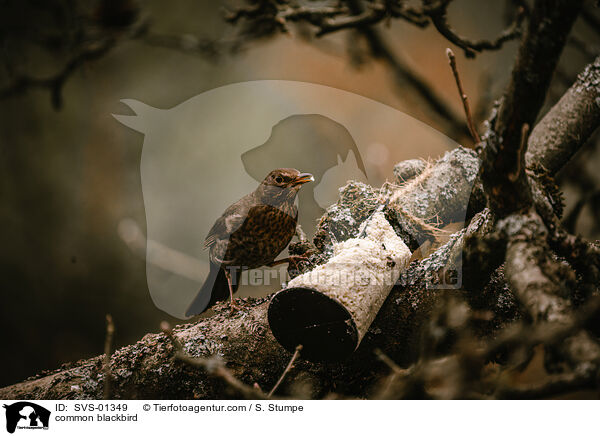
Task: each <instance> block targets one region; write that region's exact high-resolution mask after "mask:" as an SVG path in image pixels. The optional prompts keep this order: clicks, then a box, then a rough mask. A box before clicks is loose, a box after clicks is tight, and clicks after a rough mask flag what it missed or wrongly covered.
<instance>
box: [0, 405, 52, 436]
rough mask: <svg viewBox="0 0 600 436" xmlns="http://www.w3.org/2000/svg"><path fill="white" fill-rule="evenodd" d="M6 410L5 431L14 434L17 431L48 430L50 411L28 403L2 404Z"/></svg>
mask: <svg viewBox="0 0 600 436" xmlns="http://www.w3.org/2000/svg"><path fill="white" fill-rule="evenodd" d="M4 408H5V409H6V431H8V432H9V433H14V432H15V430H16V429H19V430H23V429H25V430H37V429H43V430H48V424H49V423H50V411H49V410H48V409H45V408H44V407H42V406H38V405H37V404H35V403H31V402H29V401H19V402H17V403H13V404H4Z"/></svg>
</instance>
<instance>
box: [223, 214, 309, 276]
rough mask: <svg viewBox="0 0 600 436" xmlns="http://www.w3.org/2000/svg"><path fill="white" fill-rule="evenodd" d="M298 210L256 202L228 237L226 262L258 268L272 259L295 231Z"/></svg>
mask: <svg viewBox="0 0 600 436" xmlns="http://www.w3.org/2000/svg"><path fill="white" fill-rule="evenodd" d="M297 218H298V211H297V209H296V207H295V206H294V205H293V204H292V205H291V207H290V206H287V207H286V206H281V207H273V206H270V205H260V206H255V207H253V208H252V209H250V212H249V213H248V216H247V217H246V219H245V221H244V223H243V224H242V226H241V227H240V228H239V229H238V230H237V231H235V232H234V233H233V234H232V235H231V237H230V238H229V244H228V245H227V252H226V254H225V258H224V262H223V263H224V264H228V265H237V266H243V267H248V268H258V267H260V266H263V265H266V264H268V263H271V262H273V260H275V258H276V257H277V256H278V255H279V253H281V252H282V251H283V249H284V248H285V247H286V246H287V244H288V243H289V242H290V240H291V239H292V237H293V236H294V233H295V231H296V222H297Z"/></svg>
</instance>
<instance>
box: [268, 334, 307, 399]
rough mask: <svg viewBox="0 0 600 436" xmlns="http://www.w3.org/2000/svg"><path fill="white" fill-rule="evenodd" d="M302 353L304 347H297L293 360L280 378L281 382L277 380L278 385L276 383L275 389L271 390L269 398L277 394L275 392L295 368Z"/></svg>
mask: <svg viewBox="0 0 600 436" xmlns="http://www.w3.org/2000/svg"><path fill="white" fill-rule="evenodd" d="M300 351H302V345H298V346H297V347H296V351H294V355H293V356H292V358H291V359H290V362H289V363H288V364H287V366H286V367H285V370H284V371H283V373H282V374H281V377H279V380H277V383H275V386H273V389H271V391H270V392H269V393H268V395H267V398H271V397H272V396H273V394H274V393H275V391H276V390H277V388H278V387H279V385H280V384H281V382H283V379H284V378H285V376H286V375H287V374H288V373H289V372H290V370H291V369H292V367H293V366H294V362H295V361H296V359H297V358H298V357H299V356H300Z"/></svg>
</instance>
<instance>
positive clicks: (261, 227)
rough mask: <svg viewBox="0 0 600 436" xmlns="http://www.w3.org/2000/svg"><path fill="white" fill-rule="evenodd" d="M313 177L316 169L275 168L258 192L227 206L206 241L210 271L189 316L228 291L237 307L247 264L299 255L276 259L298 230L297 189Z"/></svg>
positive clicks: (292, 259)
mask: <svg viewBox="0 0 600 436" xmlns="http://www.w3.org/2000/svg"><path fill="white" fill-rule="evenodd" d="M312 181H314V177H313V176H312V174H308V173H301V172H300V171H298V170H296V169H293V168H280V169H277V170H273V171H271V172H270V173H269V175H268V176H267V177H266V178H265V179H264V180H263V181H262V183H261V184H260V185H259V186H258V188H256V190H255V191H254V192H252V193H250V194H248V195H246V196H244V197H242V198H241V199H240V200H238V201H237V202H235V203H234V204H232V205H231V206H229V207H228V208H227V209H225V212H223V215H221V217H220V218H219V219H217V221H216V222H215V224H214V225H213V226H212V228H211V229H210V231H209V232H208V235H207V236H206V240H205V241H204V247H205V248H209V249H210V252H209V260H210V272H209V275H208V277H207V279H206V281H205V282H204V285H203V286H202V288H201V289H200V291H199V292H198V295H197V296H196V297H195V298H194V301H192V303H191V304H190V306H189V307H188V309H187V311H186V316H191V315H196V314H199V313H202V312H204V311H205V310H206V309H208V308H209V307H210V306H212V305H213V304H215V303H216V302H217V301H220V300H225V299H227V296H229V297H230V301H231V303H230V305H231V310H232V311H234V310H235V309H237V308H239V306H237V305H236V303H235V301H234V299H233V294H234V293H235V292H236V290H237V287H238V285H239V278H240V275H241V272H242V270H243V269H251V268H258V267H261V266H264V265H266V266H274V265H278V264H280V263H284V262H291V261H295V260H298V259H296V257H297V256H292V257H288V258H285V259H281V260H278V261H275V258H276V257H277V256H278V255H279V253H281V252H282V251H283V249H284V248H285V247H286V246H287V245H288V243H289V242H290V240H291V239H292V237H293V236H294V234H295V232H296V225H297V221H298V209H297V208H296V205H295V204H294V201H295V199H296V194H298V191H299V190H300V187H301V186H302V185H303V184H304V183H307V182H312Z"/></svg>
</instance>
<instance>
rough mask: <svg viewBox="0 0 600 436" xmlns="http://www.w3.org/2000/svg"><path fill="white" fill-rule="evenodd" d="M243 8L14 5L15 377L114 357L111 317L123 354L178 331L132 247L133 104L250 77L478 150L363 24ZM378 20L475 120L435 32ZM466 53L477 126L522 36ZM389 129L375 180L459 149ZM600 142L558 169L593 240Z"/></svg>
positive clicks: (458, 8)
mask: <svg viewBox="0 0 600 436" xmlns="http://www.w3.org/2000/svg"><path fill="white" fill-rule="evenodd" d="M308 3H310V4H315V3H317V4H318V3H319V2H308ZM321 3H323V2H321ZM514 3H518V2H511V1H507V2H504V1H496V2H479V1H477V0H457V1H456V2H454V3H453V4H452V6H451V7H450V8H449V10H448V13H449V14H448V18H449V21H450V23H451V24H452V26H453V28H455V29H457V31H458V33H459V34H461V35H468V36H469V37H470V38H471V39H474V40H476V39H493V38H494V37H496V35H498V34H499V33H500V32H501V31H502V30H503V29H504V28H505V27H506V26H507V23H509V22H510V21H511V20H512V17H513V16H514V12H515V5H514ZM239 4H240V3H235V2H221V1H209V0H204V1H201V0H175V1H172V2H161V1H158V0H155V1H152V0H139V1H131V0H122V1H117V0H97V1H82V0H80V1H77V0H50V1H41V0H23V1H17V0H1V1H0V8H1V9H0V26H1V27H0V43H1V47H0V49H1V53H0V63H1V64H2V65H0V111H1V113H0V198H1V200H2V201H1V203H0V243H1V249H0V255H1V259H0V292H1V293H2V302H1V303H0V323H1V324H0V331H1V332H2V333H1V334H2V341H3V345H4V347H5V348H4V350H5V351H4V353H3V354H4V358H3V359H2V361H1V365H2V371H1V372H0V385H7V384H11V383H14V382H17V381H19V380H22V379H24V378H26V377H28V376H30V375H33V374H35V373H36V372H40V371H41V370H44V369H53V368H55V367H58V366H59V365H60V364H62V363H64V362H68V361H72V360H77V359H81V358H85V357H90V356H94V355H97V354H100V353H102V350H103V343H104V334H105V314H107V313H110V314H112V316H113V319H114V321H115V324H116V346H121V345H125V344H127V343H131V342H134V341H136V340H137V339H139V338H141V337H142V336H143V335H144V334H145V333H148V332H155V331H158V330H159V327H158V326H159V323H160V321H162V320H165V319H166V320H168V321H170V322H173V323H177V322H181V320H180V319H177V318H173V317H171V316H169V315H168V314H167V313H165V312H163V311H162V310H160V309H158V308H157V307H156V306H155V305H154V304H153V302H152V299H151V297H150V293H149V291H148V284H147V280H146V262H145V259H144V258H143V255H140V253H139V251H136V250H132V248H131V244H130V245H128V244H127V243H126V241H125V240H124V239H126V238H124V233H123V229H124V228H123V223H125V224H127V225H129V227H126V228H125V230H127V229H129V231H130V232H131V225H133V226H134V230H135V229H136V228H139V231H140V232H141V233H142V234H144V235H145V234H146V210H145V205H144V198H143V196H142V183H141V175H140V162H141V157H142V156H141V154H142V145H143V143H144V135H143V134H142V133H140V132H138V131H136V130H134V129H130V128H128V127H125V126H124V125H123V124H121V123H119V122H118V121H117V120H116V119H115V118H114V117H113V116H112V114H122V115H132V114H133V112H132V110H131V108H129V107H128V106H127V105H124V104H123V103H121V102H120V100H122V99H133V100H137V101H141V102H144V103H145V104H147V105H149V106H152V107H154V108H159V109H170V108H173V107H175V106H177V105H179V104H181V103H182V102H185V101H186V100H188V99H190V98H192V97H195V96H197V95H199V94H201V93H203V92H205V91H208V90H211V89H214V88H217V87H221V86H224V85H228V84H233V83H237V82H244V81H250V80H259V79H260V80H264V79H283V80H294V81H303V82H310V83H315V84H320V85H327V86H329V87H333V88H338V89H341V90H345V91H349V92H351V93H354V94H357V95H360V96H364V97H367V98H370V99H373V100H375V101H377V102H381V103H383V104H385V105H388V106H389V107H391V108H394V109H397V110H399V111H402V112H404V113H406V114H407V115H410V116H411V117H414V118H415V119H417V120H420V121H422V122H423V123H425V124H426V125H428V126H431V127H432V128H435V129H437V130H438V131H439V132H441V133H443V134H444V135H447V136H449V137H450V138H452V139H453V140H454V141H456V142H458V143H460V144H463V145H465V146H469V147H472V146H473V144H472V140H471V139H470V138H469V136H468V135H467V134H465V131H464V130H461V129H457V128H456V126H455V125H452V124H451V123H448V121H447V119H445V118H444V117H440V115H439V113H437V112H436V111H432V110H431V105H430V104H427V102H425V101H424V99H423V96H422V93H419V92H418V91H417V90H415V86H414V83H411V82H410V81H406V80H405V81H404V82H403V81H402V80H401V78H400V79H399V77H398V74H397V71H395V70H394V68H393V67H390V63H389V62H386V61H385V60H381V59H380V60H378V59H374V58H373V56H370V54H369V52H368V49H367V48H366V47H365V42H364V41H363V40H362V39H361V38H360V37H358V36H357V34H356V32H355V31H352V30H347V31H340V32H335V33H331V34H329V35H325V36H323V37H321V38H315V37H314V29H311V28H310V26H291V31H290V32H289V33H287V34H281V33H278V32H275V33H271V32H268V31H266V32H263V31H261V32H258V31H256V29H254V30H251V31H250V30H248V29H247V28H244V26H243V25H242V24H241V23H240V22H238V23H235V24H231V23H228V22H226V20H225V19H224V17H226V16H227V12H226V11H227V10H232V9H233V8H235V7H236V6H239ZM586 8H587V9H586V11H587V12H586V14H585V15H584V16H582V17H581V18H580V19H579V21H578V22H577V24H576V26H575V31H574V33H573V38H572V39H571V40H570V41H569V44H568V45H567V48H566V50H565V52H564V54H563V58H562V59H561V63H560V66H559V69H558V71H557V74H556V75H555V78H554V82H553V85H552V89H551V91H550V93H549V95H548V100H547V107H550V106H551V105H552V104H553V103H554V102H556V101H557V99H558V98H559V97H560V95H561V94H562V93H563V92H564V91H565V90H566V89H567V87H568V86H570V84H571V83H572V82H573V80H574V79H575V77H576V74H577V73H578V72H579V71H581V70H582V68H583V67H584V66H585V65H586V64H587V63H589V62H590V61H591V60H592V59H593V56H595V55H597V54H598V53H599V51H600V50H599V46H600V39H599V38H598V33H597V32H598V29H600V20H598V13H597V11H596V10H595V9H593V8H592V4H591V2H590V3H589V4H587V6H586ZM377 28H378V29H380V30H381V33H382V35H384V36H385V38H386V40H387V42H388V44H389V46H390V47H391V50H392V51H393V54H394V56H396V59H399V60H401V62H402V65H403V66H404V67H405V68H407V69H409V70H410V71H412V72H413V73H414V74H415V75H416V76H418V77H419V78H420V80H422V82H423V83H426V84H427V86H428V87H430V89H431V90H432V92H433V93H435V95H436V96H437V97H438V98H439V99H440V100H441V101H443V102H444V104H445V105H447V107H448V109H449V111H451V112H452V113H453V114H455V117H457V118H458V119H461V120H462V119H463V115H462V113H463V112H462V106H461V102H460V99H459V97H458V93H457V90H456V86H455V83H454V79H453V76H452V73H451V71H450V69H449V67H448V61H447V58H446V56H445V49H446V47H448V46H449V43H448V41H446V40H445V39H444V38H442V37H441V36H440V35H439V33H437V32H436V31H435V29H434V28H433V27H432V26H428V27H426V28H420V27H418V26H415V25H412V24H410V23H408V22H405V21H398V20H390V21H389V22H385V23H381V24H379V25H378V26H377ZM453 49H454V51H455V53H456V56H457V61H458V68H459V70H460V73H461V78H462V81H463V86H464V88H465V91H466V92H467V94H468V96H469V99H470V101H471V105H472V108H473V112H474V115H475V118H476V122H477V125H478V126H480V125H481V123H482V122H483V120H485V118H486V117H488V116H489V113H490V110H491V108H492V103H493V101H494V100H495V99H496V98H498V97H500V96H501V93H502V90H503V88H504V86H505V85H506V83H507V79H508V77H509V75H510V71H511V67H512V63H513V60H514V57H515V54H516V49H517V42H516V41H510V42H507V43H506V44H505V45H504V46H503V47H502V49H501V50H499V51H490V52H483V53H481V54H478V55H477V56H476V58H475V59H467V58H465V56H464V55H463V52H462V50H460V49H458V48H455V47H453ZM232 104H235V101H232ZM248 110H252V108H248ZM387 129H388V130H387V132H386V135H387V136H386V137H387V138H388V140H387V146H386V147H380V146H378V145H375V146H373V147H371V148H370V149H368V150H367V151H368V152H367V153H365V155H363V158H364V159H367V160H369V164H370V166H371V167H372V168H374V172H375V174H374V180H377V181H383V180H386V179H390V180H391V179H393V173H392V169H393V165H394V163H396V162H398V161H400V160H404V159H410V158H417V157H421V158H425V159H427V158H436V157H438V156H440V155H441V154H443V153H444V152H445V151H447V150H448V149H449V148H451V147H453V146H455V144H454V143H453V142H451V141H448V140H446V139H445V136H444V135H439V137H436V136H435V135H432V133H431V129H430V128H429V127H427V128H422V129H410V131H404V130H403V129H402V128H400V126H396V125H394V124H393V123H388V126H387ZM480 131H482V129H480ZM395 138H397V139H395ZM436 138H438V139H436ZM190 140H193V138H191V139H190ZM396 141H397V142H396ZM596 142H597V140H596V138H594V139H593V140H592V141H591V143H590V144H588V146H586V147H585V148H584V149H583V150H582V151H581V152H580V153H579V154H578V155H577V157H576V158H575V159H574V160H573V162H571V163H570V164H569V166H568V167H567V168H566V169H565V170H564V171H563V172H562V173H561V174H560V175H559V177H558V181H559V183H560V185H561V188H562V189H563V192H564V193H565V203H566V213H565V220H566V223H567V226H568V228H570V229H571V230H572V231H575V232H577V233H578V234H581V235H583V236H585V237H587V238H591V239H598V238H599V234H600V225H599V223H600V221H599V219H598V217H599V216H600V193H599V192H600V191H599V189H600V174H598V171H597V170H596V169H597V168H598V163H599V159H598V151H597V147H596ZM396 143H397V144H398V146H397V147H395V146H394V144H396ZM226 177H227V179H228V180H238V179H239V180H242V179H243V178H244V177H246V178H247V177H248V175H247V174H241V175H237V174H229V173H227V174H226ZM234 200H235V198H232V199H231V201H229V203H230V202H232V201H234ZM217 212H219V211H217ZM213 213H216V212H213ZM219 213H220V212H219ZM216 215H218V213H216ZM120 225H121V226H120ZM136 226H137V227H136ZM120 230H121V231H120ZM142 251H143V250H142ZM243 295H244V294H241V296H243Z"/></svg>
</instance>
